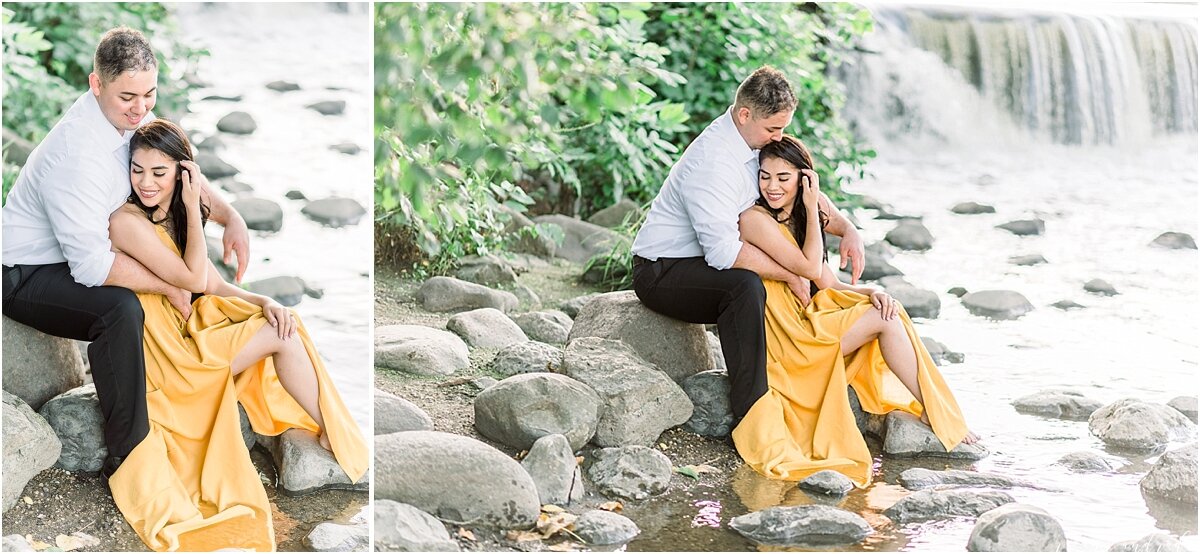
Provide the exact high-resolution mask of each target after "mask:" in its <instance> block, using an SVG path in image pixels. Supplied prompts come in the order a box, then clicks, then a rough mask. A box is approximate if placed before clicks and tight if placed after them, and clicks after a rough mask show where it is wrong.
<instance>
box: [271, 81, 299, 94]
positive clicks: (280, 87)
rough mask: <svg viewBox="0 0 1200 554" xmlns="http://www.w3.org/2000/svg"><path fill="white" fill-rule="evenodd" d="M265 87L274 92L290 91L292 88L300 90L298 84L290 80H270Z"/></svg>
mask: <svg viewBox="0 0 1200 554" xmlns="http://www.w3.org/2000/svg"><path fill="white" fill-rule="evenodd" d="M267 88H269V89H271V90H273V91H275V92H291V91H294V90H300V85H297V84H296V83H293V82H291V81H271V82H270V83H267Z"/></svg>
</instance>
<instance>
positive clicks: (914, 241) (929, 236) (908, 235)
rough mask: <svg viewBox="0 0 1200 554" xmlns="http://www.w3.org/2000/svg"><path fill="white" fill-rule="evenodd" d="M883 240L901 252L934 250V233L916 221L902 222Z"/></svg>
mask: <svg viewBox="0 0 1200 554" xmlns="http://www.w3.org/2000/svg"><path fill="white" fill-rule="evenodd" d="M883 240H885V241H887V242H888V243H889V244H891V245H893V246H895V247H896V248H899V249H901V250H929V249H930V248H933V233H930V232H929V229H927V228H925V225H924V224H922V223H921V222H920V221H918V220H916V219H907V220H903V221H901V222H900V224H899V225H897V226H896V228H895V229H892V230H891V231H888V233H887V235H885V236H884V237H883Z"/></svg>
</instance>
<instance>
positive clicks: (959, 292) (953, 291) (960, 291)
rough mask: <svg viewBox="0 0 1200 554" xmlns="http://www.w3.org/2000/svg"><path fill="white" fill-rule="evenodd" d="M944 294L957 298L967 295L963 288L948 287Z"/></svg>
mask: <svg viewBox="0 0 1200 554" xmlns="http://www.w3.org/2000/svg"><path fill="white" fill-rule="evenodd" d="M946 292H947V293H949V294H953V295H954V296H957V297H959V298H962V297H963V296H964V295H966V294H967V289H965V288H963V287H950V290H947V291H946Z"/></svg>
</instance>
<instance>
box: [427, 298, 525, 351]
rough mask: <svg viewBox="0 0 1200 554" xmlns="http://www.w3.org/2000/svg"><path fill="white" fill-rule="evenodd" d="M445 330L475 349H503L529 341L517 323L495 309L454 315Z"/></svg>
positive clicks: (482, 309)
mask: <svg viewBox="0 0 1200 554" xmlns="http://www.w3.org/2000/svg"><path fill="white" fill-rule="evenodd" d="M446 328H447V329H449V330H450V331H452V332H453V333H454V334H456V335H458V336H460V337H462V339H463V341H465V342H466V343H467V344H468V345H469V346H472V347H475V348H504V347H506V346H510V345H513V344H517V343H521V342H526V341H528V340H529V337H527V336H525V331H522V330H521V328H520V327H518V326H517V322H515V321H513V320H511V319H509V318H508V316H506V315H504V312H502V311H500V310H497V309H495V308H479V309H476V310H471V311H469V312H462V313H459V314H454V315H453V316H451V317H450V321H447V322H446Z"/></svg>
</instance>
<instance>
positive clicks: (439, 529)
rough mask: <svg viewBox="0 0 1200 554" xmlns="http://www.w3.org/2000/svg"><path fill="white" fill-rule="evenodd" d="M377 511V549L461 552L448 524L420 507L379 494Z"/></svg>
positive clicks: (387, 550) (375, 505) (375, 508)
mask: <svg viewBox="0 0 1200 554" xmlns="http://www.w3.org/2000/svg"><path fill="white" fill-rule="evenodd" d="M374 512H375V526H374V531H375V550H376V551H377V552H458V543H457V542H454V539H451V538H450V533H447V532H446V526H445V525H442V522H440V521H438V519H437V518H435V517H433V516H431V515H429V514H428V513H426V512H424V511H422V510H421V509H420V508H417V507H415V506H412V505H409V504H403V503H400V502H396V501H393V500H388V499H386V498H377V499H375V500H374Z"/></svg>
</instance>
